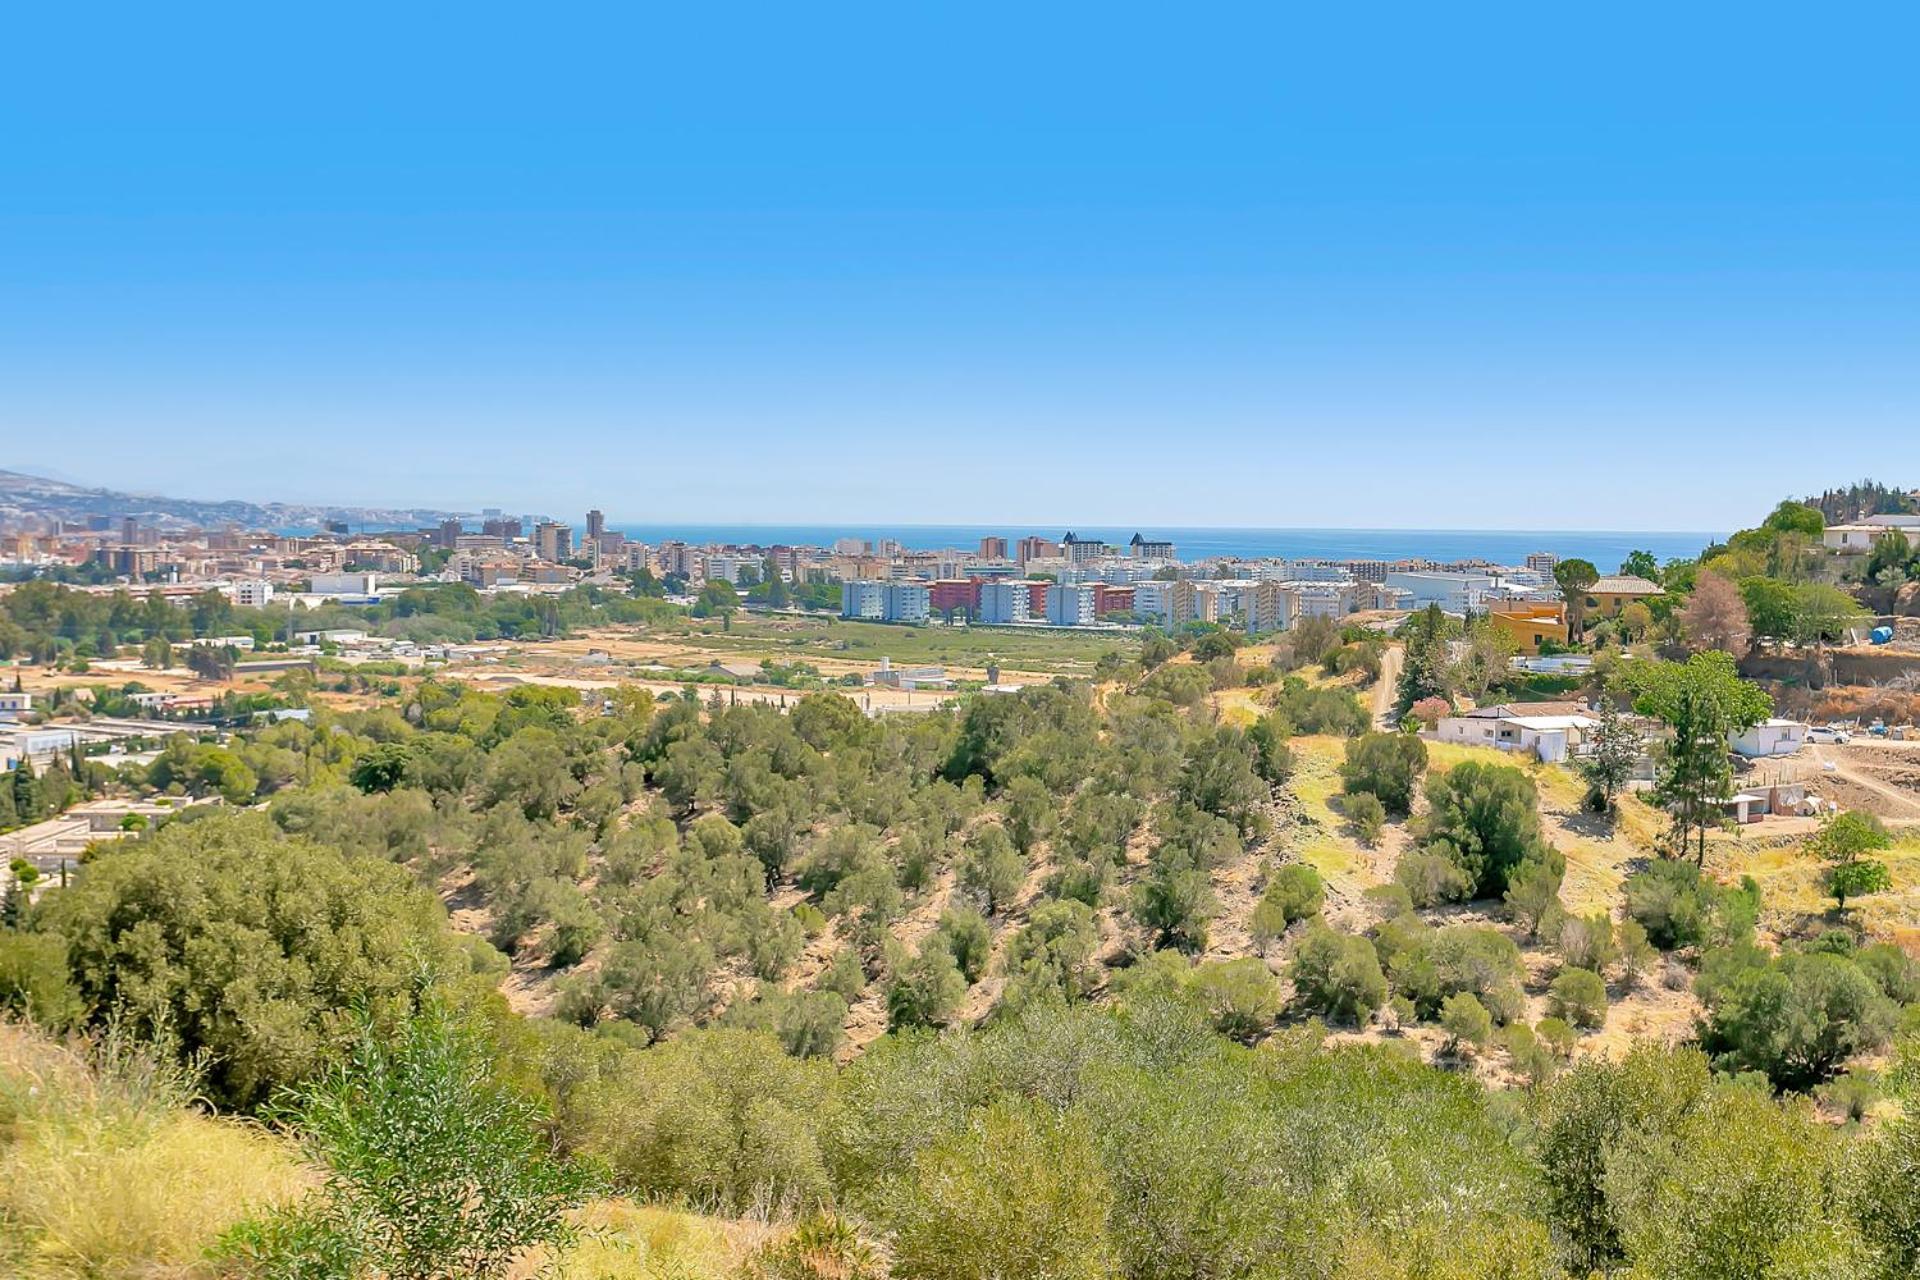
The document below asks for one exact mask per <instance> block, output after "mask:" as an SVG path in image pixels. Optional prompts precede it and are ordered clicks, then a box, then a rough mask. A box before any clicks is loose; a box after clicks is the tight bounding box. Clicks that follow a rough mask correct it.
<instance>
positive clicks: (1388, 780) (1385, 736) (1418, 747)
mask: <svg viewBox="0 0 1920 1280" xmlns="http://www.w3.org/2000/svg"><path fill="white" fill-rule="evenodd" d="M1426 767H1427V744H1426V743H1424V742H1422V741H1421V740H1420V739H1418V738H1416V737H1414V736H1413V735H1412V734H1406V733H1368V734H1363V735H1361V736H1360V737H1358V738H1352V739H1349V740H1348V742H1347V753H1346V760H1345V762H1344V763H1342V764H1341V766H1340V782H1341V786H1342V788H1343V789H1344V790H1345V791H1346V793H1347V794H1348V795H1350V796H1351V795H1357V794H1359V793H1361V792H1368V793H1370V794H1372V795H1375V796H1377V797H1379V799H1380V803H1381V804H1383V805H1385V806H1386V809H1387V812H1389V813H1396V814H1399V815H1400V816H1402V817H1405V816H1406V815H1407V814H1408V813H1409V812H1410V811H1411V810H1412V807H1413V784H1414V783H1415V782H1417V781H1418V780H1419V778H1420V774H1421V773H1422V772H1423V771H1425V769H1426Z"/></svg>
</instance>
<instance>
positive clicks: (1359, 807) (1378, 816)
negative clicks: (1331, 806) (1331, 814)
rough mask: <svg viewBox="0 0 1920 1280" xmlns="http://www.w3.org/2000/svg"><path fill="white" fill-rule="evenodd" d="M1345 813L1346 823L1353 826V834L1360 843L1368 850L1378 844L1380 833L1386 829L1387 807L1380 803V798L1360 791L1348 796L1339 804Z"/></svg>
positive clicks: (1369, 792)
mask: <svg viewBox="0 0 1920 1280" xmlns="http://www.w3.org/2000/svg"><path fill="white" fill-rule="evenodd" d="M1340 807H1341V808H1342V809H1344V810H1345V811H1346V815H1347V821H1348V822H1351V823H1352V824H1353V833H1354V834H1355V835H1356V836H1359V837H1360V842H1361V843H1362V844H1365V845H1367V846H1368V847H1369V848H1371V847H1373V846H1374V845H1377V844H1379V843H1380V833H1381V832H1383V831H1385V830H1386V827H1387V807H1386V806H1385V805H1384V804H1382V803H1380V797H1379V796H1376V795H1374V794H1373V793H1372V792H1371V791H1361V792H1357V793H1355V794H1353V795H1350V796H1348V797H1347V798H1346V799H1345V800H1344V801H1342V802H1341V806H1340Z"/></svg>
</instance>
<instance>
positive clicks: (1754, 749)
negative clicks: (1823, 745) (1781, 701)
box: [1727, 719, 1807, 760]
mask: <svg viewBox="0 0 1920 1280" xmlns="http://www.w3.org/2000/svg"><path fill="white" fill-rule="evenodd" d="M1806 744H1807V726H1806V724H1805V723H1804V722H1803V721H1799V720H1780V719H1773V720H1762V721H1761V722H1760V723H1759V724H1757V725H1755V726H1753V728H1751V729H1747V730H1745V731H1743V732H1740V733H1736V734H1734V735H1733V736H1732V737H1731V738H1729V739H1727V745H1729V746H1731V747H1732V748H1733V749H1734V751H1735V752H1737V753H1738V754H1740V755H1743V756H1746V757H1747V758H1748V759H1750V760H1751V759H1754V758H1756V757H1759V756H1790V755H1792V754H1793V753H1794V752H1796V751H1798V750H1799V749H1800V748H1801V747H1803V746H1805V745H1806Z"/></svg>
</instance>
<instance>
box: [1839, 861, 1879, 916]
mask: <svg viewBox="0 0 1920 1280" xmlns="http://www.w3.org/2000/svg"><path fill="white" fill-rule="evenodd" d="M1891 888H1893V876H1892V874H1891V873H1890V872H1889V871H1888V870H1887V864H1886V863H1884V862H1877V861H1874V860H1873V859H1871V858H1856V859H1855V860H1853V861H1852V862H1841V863H1837V864H1835V865H1834V866H1833V867H1831V868H1829V869H1828V871H1827V892H1828V893H1830V894H1832V895H1833V901H1834V905H1835V906H1836V907H1837V908H1838V909H1839V910H1841V911H1845V910H1846V909H1847V899H1848V898H1864V897H1866V896H1867V895H1868V894H1870V893H1885V892H1886V891H1887V890H1889V889H1891Z"/></svg>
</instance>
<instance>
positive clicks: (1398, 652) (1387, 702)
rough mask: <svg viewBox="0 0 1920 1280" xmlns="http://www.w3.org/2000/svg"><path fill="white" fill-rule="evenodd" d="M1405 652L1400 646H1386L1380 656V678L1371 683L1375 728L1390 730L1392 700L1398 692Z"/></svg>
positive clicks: (1391, 726)
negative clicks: (1389, 718)
mask: <svg viewBox="0 0 1920 1280" xmlns="http://www.w3.org/2000/svg"><path fill="white" fill-rule="evenodd" d="M1406 653H1407V651H1406V650H1405V649H1404V648H1403V647H1402V646H1400V645H1397V644H1395V645H1388V646H1387V647H1386V649H1384V650H1383V651H1382V652H1381V654H1380V678H1379V679H1378V680H1376V681H1374V682H1373V723H1374V726H1375V727H1376V728H1380V729H1391V728H1394V725H1392V724H1391V723H1389V722H1388V717H1390V716H1391V715H1392V714H1393V699H1394V696H1395V695H1396V694H1398V693H1399V692H1400V664H1401V662H1402V661H1403V660H1404V659H1405V658H1406Z"/></svg>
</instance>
